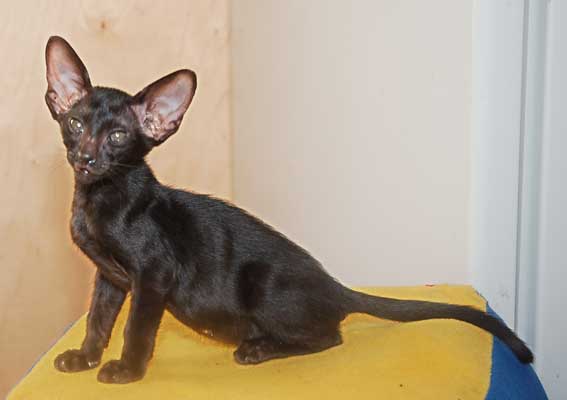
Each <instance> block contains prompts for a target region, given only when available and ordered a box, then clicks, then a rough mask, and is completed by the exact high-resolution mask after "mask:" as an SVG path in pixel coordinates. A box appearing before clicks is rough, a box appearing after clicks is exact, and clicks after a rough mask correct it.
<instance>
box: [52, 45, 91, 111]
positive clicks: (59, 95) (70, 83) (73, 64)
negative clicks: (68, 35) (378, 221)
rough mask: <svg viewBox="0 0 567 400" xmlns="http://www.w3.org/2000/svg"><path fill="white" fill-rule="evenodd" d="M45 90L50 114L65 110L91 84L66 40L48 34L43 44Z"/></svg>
mask: <svg viewBox="0 0 567 400" xmlns="http://www.w3.org/2000/svg"><path fill="white" fill-rule="evenodd" d="M45 63H46V66H47V74H46V75H47V93H46V94H45V101H46V102H47V106H48V107H49V110H50V111H51V115H53V118H57V117H58V116H59V115H61V114H64V113H66V112H67V111H69V110H70V109H71V107H73V105H74V104H75V103H76V102H77V101H79V100H80V99H82V98H83V97H84V96H85V95H86V94H87V93H88V92H89V90H90V89H91V88H92V86H91V81H90V79H89V74H88V72H87V69H86V68H85V65H84V64H83V62H82V61H81V59H80V58H79V56H78V55H77V53H75V51H74V50H73V48H72V47H71V46H70V45H69V43H67V41H66V40H65V39H63V38H61V37H59V36H52V37H50V38H49V40H48V41H47V46H46V47H45Z"/></svg>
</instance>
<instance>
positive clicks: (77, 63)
mask: <svg viewBox="0 0 567 400" xmlns="http://www.w3.org/2000/svg"><path fill="white" fill-rule="evenodd" d="M45 59H46V64H47V93H46V94H45V101H46V103H47V106H48V107H49V110H50V111H51V115H52V116H53V118H54V119H55V120H56V121H57V122H58V123H59V125H60V127H61V133H62V136H63V142H64V144H65V147H66V148H67V160H68V161H69V164H71V166H72V167H73V169H74V171H75V176H76V178H77V180H79V181H80V182H84V183H90V182H94V181H96V180H98V179H100V178H103V177H107V176H111V175H112V174H117V173H120V171H123V170H124V169H126V168H128V167H129V166H131V165H135V164H136V163H139V162H140V161H141V160H142V159H143V158H144V156H145V155H146V154H147V153H148V152H149V151H150V150H151V149H152V148H153V147H155V146H157V145H159V144H160V143H163V141H165V140H166V139H167V138H168V137H170V136H171V135H173V134H174V133H175V132H176V131H177V129H178V128H179V125H180V124H181V120H182V119H183V115H184V114H185V111H187V108H188V107H189V104H191V100H192V99H193V95H194V94H195V89H196V87H197V79H196V76H195V73H194V72H192V71H190V70H187V69H184V70H179V71H176V72H173V73H171V74H169V75H167V76H165V77H163V78H161V79H159V80H157V81H155V82H154V83H152V84H150V85H148V86H146V87H145V88H144V89H142V90H141V91H140V92H138V94H136V95H134V96H130V95H129V94H127V93H124V92H122V91H120V90H117V89H109V88H103V87H93V86H92V85H91V81H90V78H89V74H88V72H87V69H86V68H85V65H84V64H83V62H82V61H81V59H80V58H79V56H77V53H75V51H74V50H73V48H72V47H71V46H70V45H69V43H67V42H66V41H65V40H64V39H63V38H60V37H57V36H53V37H51V38H50V39H49V41H48V42H47V47H46V50H45Z"/></svg>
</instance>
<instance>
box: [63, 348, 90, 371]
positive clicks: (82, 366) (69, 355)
mask: <svg viewBox="0 0 567 400" xmlns="http://www.w3.org/2000/svg"><path fill="white" fill-rule="evenodd" d="M99 363H100V358H96V359H95V358H93V357H89V355H88V354H86V353H85V352H83V351H81V350H67V351H66V352H64V353H61V354H59V355H58V356H57V357H56V358H55V361H54V362H53V364H54V365H55V368H57V369H58V370H59V371H61V372H79V371H84V370H87V369H92V368H95V367H96V366H98V364H99Z"/></svg>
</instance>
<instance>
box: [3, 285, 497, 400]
mask: <svg viewBox="0 0 567 400" xmlns="http://www.w3.org/2000/svg"><path fill="white" fill-rule="evenodd" d="M363 290H364V291H366V292H368V293H374V294H379V295H383V296H390V297H396V298H411V299H423V300H432V301H439V302H451V303H458V304H469V305H473V306H475V307H478V308H481V309H483V310H484V309H485V307H486V304H485V302H484V300H483V299H482V297H480V296H479V295H478V294H477V293H476V292H475V291H474V290H473V289H472V288H471V287H469V286H447V285H440V286H432V287H429V286H422V287H406V288H367V289H363ZM127 308H128V307H124V309H123V310H122V312H121V314H120V315H119V317H118V320H117V323H116V326H115V329H114V335H113V337H112V340H111V342H110V345H109V347H108V349H107V351H106V352H105V353H104V356H103V359H102V363H104V362H106V361H108V360H110V359H116V358H119V356H120V353H121V348H122V343H123V338H122V331H123V329H124V324H125V321H126V317H127V312H128V309H127ZM84 332H85V316H83V317H82V318H80V319H79V320H78V321H77V323H76V324H75V325H74V326H73V327H72V328H71V329H69V331H68V332H67V333H66V334H65V335H64V336H63V337H62V338H61V339H60V340H59V341H58V342H57V344H55V346H53V348H51V349H50V350H49V351H48V352H47V353H46V354H45V355H44V356H43V357H42V358H41V359H40V360H39V361H38V363H37V364H36V365H35V367H34V368H33V369H32V370H31V372H30V373H29V374H28V375H27V376H26V377H25V378H24V379H23V380H22V381H21V382H20V383H19V384H18V385H17V386H16V387H15V388H14V389H13V390H12V392H11V394H10V395H9V397H8V398H9V399H10V400H17V399H26V400H28V399H91V398H92V399H137V400H139V399H192V400H200V399H246V400H253V399H262V400H265V399H378V398H380V399H386V400H396V399H404V400H407V399H432V400H443V399H453V400H454V399H463V400H464V399H466V400H474V399H484V398H485V396H486V393H487V390H488V386H489V383H490V367H491V352H492V336H491V335H490V334H488V333H486V332H484V331H482V330H480V329H478V328H476V327H474V326H471V325H468V324H465V323H463V322H459V321H453V320H430V321H421V322H413V323H398V322H391V321H385V320H380V319H377V318H373V317H370V316H366V315H361V314H355V315H351V316H349V317H348V318H347V319H346V320H345V321H344V323H343V327H342V332H343V339H344V344H343V345H341V346H338V347H335V348H332V349H330V350H327V351H324V352H322V353H318V354H312V355H307V356H300V357H292V358H287V359H283V360H273V361H269V362H267V363H263V364H259V365H256V366H242V365H238V364H236V363H235V362H234V361H233V358H232V352H233V350H234V349H233V348H230V347H227V346H225V345H219V344H216V343H214V342H212V341H210V340H208V339H205V338H204V337H202V336H199V335H198V334H196V333H195V332H193V331H192V330H190V329H189V328H187V327H186V326H184V325H182V324H181V323H179V322H177V320H175V319H174V318H173V317H172V316H171V315H169V314H168V313H166V315H165V316H164V319H163V321H162V324H161V327H160V330H159V334H158V338H157V343H156V350H155V352H154V358H153V360H152V361H151V362H150V365H149V368H148V372H147V374H146V376H145V378H144V379H142V380H141V381H138V382H135V383H131V384H127V385H107V384H102V383H99V382H98V381H97V380H96V374H97V370H98V369H94V370H90V371H85V372H79V373H73V374H65V373H62V372H58V371H57V370H55V368H54V367H53V359H54V358H55V357H56V356H57V355H58V354H59V353H61V352H63V351H64V350H67V349H69V348H78V347H79V346H80V344H81V342H82V340H83V336H84ZM102 363H101V365H102Z"/></svg>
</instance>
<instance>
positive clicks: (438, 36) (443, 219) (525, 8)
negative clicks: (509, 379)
mask: <svg viewBox="0 0 567 400" xmlns="http://www.w3.org/2000/svg"><path fill="white" fill-rule="evenodd" d="M4 3H5V4H2V17H1V19H0V20H1V21H2V24H0V54H2V63H1V64H0V72H1V73H0V92H1V93H2V96H0V135H1V138H2V146H0V171H1V173H2V183H3V191H2V196H0V243H2V248H1V251H0V266H1V268H2V273H3V274H2V279H1V280H0V354H1V355H2V361H3V362H2V364H0V396H2V395H3V394H4V393H6V392H7V390H8V389H9V387H11V386H12V385H14V384H15V382H16V381H17V380H18V379H19V378H20V377H21V376H22V375H23V374H24V373H25V371H26V370H27V369H28V368H29V367H30V366H31V365H32V363H33V361H34V360H35V359H36V358H37V357H38V356H39V355H40V354H41V353H42V352H43V351H45V349H46V348H48V347H49V345H50V344H51V343H52V342H53V341H54V340H56V339H57V338H58V337H59V336H60V335H61V333H62V332H63V331H64V330H65V328H66V327H67V326H68V325H69V324H70V323H71V322H72V321H74V320H75V319H76V318H77V317H78V316H79V315H80V314H81V313H83V312H84V311H85V310H86V307H87V305H88V301H89V294H90V290H91V289H90V287H91V282H92V276H93V272H94V269H93V268H92V266H91V265H90V263H89V262H88V261H87V260H86V259H85V257H83V256H82V255H81V254H80V252H79V251H78V250H77V249H76V248H75V247H74V246H73V245H72V243H71V240H70V237H69V233H68V220H69V209H70V203H71V196H72V176H71V171H70V168H69V167H68V166H67V165H66V163H65V159H64V150H63V146H62V144H61V140H60V137H59V134H58V132H57V126H56V124H55V123H54V122H53V121H52V120H51V119H50V116H49V113H48V111H47V108H46V107H45V104H44V101H43V95H44V92H45V77H44V74H45V69H44V61H43V51H44V46H45V42H46V40H47V38H48V36H49V35H51V34H60V35H62V36H64V37H66V38H67V39H68V40H69V41H70V42H71V43H72V45H73V46H74V47H75V48H76V50H77V52H78V53H79V55H80V56H81V57H82V58H83V60H84V61H85V63H86V65H87V68H88V69H89V72H90V74H91V78H92V80H93V82H94V83H95V84H101V85H108V86H116V87H119V88H121V89H124V90H126V91H129V92H131V93H133V92H136V91H137V90H139V89H141V88H142V87H143V86H144V85H146V84H148V83H150V82H151V81H153V80H155V79H157V78H159V77H161V76H162V75H165V74H166V73H169V72H171V71H173V70H175V69H178V68H186V67H188V68H191V69H193V70H195V71H196V72H197V75H198V89H197V94H196V97H195V101H194V102H193V104H192V106H191V108H190V110H189V112H188V115H187V117H186V118H185V120H184V123H183V125H182V127H181V129H180V131H179V132H178V133H177V134H176V135H175V136H174V137H173V138H171V139H170V140H169V141H168V143H166V144H164V145H163V146H161V147H160V148H159V149H157V150H156V151H155V154H153V155H152V156H151V157H150V162H151V164H152V165H153V166H154V169H155V172H156V174H157V176H158V177H160V178H161V179H162V180H163V181H164V182H166V183H169V184H172V185H175V186H179V187H182V188H191V189H193V190H196V191H199V192H206V193H212V194H214V195H216V196H218V197H221V198H226V199H229V200H232V201H234V202H236V203H237V204H238V205H240V206H242V207H244V208H246V209H248V210H250V211H251V212H253V213H254V214H257V215H258V216H260V217H262V218H263V219H265V220H266V221H267V222H269V223H271V224H272V225H274V226H275V227H276V228H278V229H279V230H281V231H283V232H284V233H285V234H287V235H288V236H289V237H291V238H292V239H294V240H296V241H297V242H299V243H300V244H302V245H303V246H304V247H306V248H307V249H309V250H310V251H311V252H312V253H313V254H314V255H315V256H316V257H317V258H318V259H320V260H321V261H322V262H323V264H324V265H325V267H326V268H327V270H328V271H329V272H330V273H331V274H333V275H334V276H337V277H338V278H340V279H341V280H342V281H344V282H345V283H348V284H359V285H412V284H426V283H469V284H471V283H474V284H475V285H476V287H477V288H480V289H481V291H482V292H483V294H485V295H486V296H487V297H488V298H489V300H490V301H491V302H492V304H493V305H494V306H495V307H496V308H497V310H498V311H499V312H500V313H501V314H502V315H503V316H504V317H505V318H506V320H507V321H508V322H510V324H511V325H514V324H516V323H518V321H521V318H520V319H517V318H516V317H517V316H518V315H519V316H520V317H521V316H522V315H523V314H522V312H523V311H522V310H519V309H518V304H519V303H518V299H519V298H521V299H524V298H525V297H523V296H524V293H523V292H522V291H521V290H520V289H521V287H522V285H521V283H522V279H520V278H521V277H522V276H523V275H521V276H520V275H518V273H519V272H518V267H519V265H520V264H521V263H520V261H521V260H520V258H521V257H520V256H522V248H523V247H522V245H521V243H520V242H521V241H520V239H522V240H527V239H529V241H530V243H529V244H530V245H531V246H532V247H533V249H532V250H533V251H531V253H530V254H531V258H529V259H530V260H533V262H532V263H531V264H532V266H531V267H530V268H529V271H531V275H530V276H531V278H533V279H532V280H533V282H534V284H533V285H531V289H530V291H529V294H530V296H528V298H529V299H531V300H530V301H531V304H532V308H533V313H534V315H533V318H531V319H530V324H532V326H534V327H537V329H534V332H533V334H534V336H533V337H530V340H532V339H533V343H531V344H534V343H535V350H536V356H539V357H538V364H537V368H538V371H539V372H540V373H541V374H542V378H543V381H544V383H545V384H546V387H547V388H548V390H550V393H549V394H550V398H562V397H565V396H564V394H565V392H564V390H565V389H566V388H565V386H566V385H565V384H564V383H563V382H564V379H565V378H562V377H561V376H562V372H563V371H562V368H564V367H563V363H562V361H561V359H562V358H561V357H562V354H563V353H564V352H565V349H566V348H567V347H566V346H564V345H563V344H562V339H561V338H562V337H566V336H567V323H566V322H565V318H564V317H562V315H564V314H565V313H561V310H562V307H564V304H565V295H564V294H563V293H562V289H561V287H560V282H561V281H562V279H563V277H564V268H563V267H567V263H566V258H565V255H564V254H565V252H564V249H563V247H564V246H563V245H562V243H564V242H565V239H566V238H565V234H563V231H564V227H565V224H566V222H565V216H566V215H567V214H566V213H564V212H563V211H562V209H563V206H564V201H562V200H563V199H564V195H565V193H564V192H563V191H561V190H560V188H561V187H562V179H563V177H564V176H565V175H564V173H565V171H566V170H567V166H565V162H564V161H562V159H565V158H564V157H562V149H563V148H564V146H563V147H562V146H561V145H562V144H564V139H561V138H562V137H563V136H564V135H563V136H562V134H563V133H564V129H563V130H562V128H564V126H565V121H564V120H563V119H562V118H563V117H562V116H564V115H565V113H564V112H562V109H563V104H566V103H567V102H566V101H564V100H565V99H564V95H563V94H562V93H567V90H562V88H564V87H565V79H564V78H562V76H563V75H564V74H562V73H561V71H562V70H564V68H563V67H564V64H565V59H566V58H565V52H564V50H562V49H565V48H567V46H565V43H564V39H562V38H563V37H565V35H564V32H563V31H562V30H561V26H562V24H561V22H562V21H563V22H567V16H566V14H565V9H564V8H565V2H564V1H563V0H553V1H547V0H541V1H538V0H533V1H531V2H528V1H527V0H462V1H454V0H433V1H428V2H424V1H422V0H356V1H341V0H286V1H281V0H238V1H234V2H230V1H229V0H191V1H184V2H182V1H177V0H170V1H166V2H161V3H156V2H150V1H134V0H131V1H120V2H114V1H109V0H104V1H102V0H97V1H92V0H89V1H76V2H71V1H63V0H56V1H49V2H48V1H39V2H31V1H27V0H26V1H18V2H9V3H8V2H7V1H6V2H4ZM533 7H539V9H540V11H541V15H543V16H544V18H543V19H542V21H543V22H542V24H543V25H542V27H543V28H542V29H541V31H542V32H543V34H542V39H541V43H540V45H539V49H541V54H539V55H538V56H537V57H534V56H533V55H530V54H527V51H526V50H527V49H528V48H529V45H528V44H529V43H531V42H530V41H529V40H531V39H529V38H528V36H527V31H528V28H529V27H531V26H532V25H531V21H533V20H535V19H534V18H535V17H537V15H536V14H537V13H532V12H531V11H530V10H531V8H533ZM548 8H549V9H548ZM548 15H550V16H551V17H549V18H547V17H546V16H548ZM563 26H566V24H565V23H564V24H563ZM530 38H531V36H530ZM530 57H532V58H534V59H535V60H536V64H537V65H539V69H538V71H539V72H538V74H539V75H538V74H536V75H537V76H538V77H539V78H541V79H540V80H541V82H539V81H538V82H539V83H538V85H539V87H541V92H542V93H541V96H539V97H538V96H535V97H533V96H532V97H529V96H530V91H529V90H528V89H529V88H530V86H529V85H526V82H527V83H529V82H532V80H530V79H531V78H530V77H531V73H530V70H529V69H528V68H527V67H526V65H528V64H529V63H527V61H529V60H531V59H532V58H530ZM536 69H537V68H536ZM544 78H545V79H544ZM562 79H563V80H562ZM536 86H537V85H536ZM526 93H527V94H526ZM528 97H529V98H533V99H535V100H534V102H535V103H537V104H540V105H541V104H544V103H545V105H546V107H543V106H541V107H540V108H541V109H538V110H536V111H537V113H536V114H538V115H541V120H542V122H541V124H538V123H536V124H534V127H533V130H529V129H527V128H526V126H530V125H529V122H530V121H531V120H530V119H529V118H528V117H527V116H526V115H531V114H529V113H527V112H526V110H527V108H528V106H529V104H528V103H529V102H528V101H526V98H528ZM544 100H545V101H544ZM531 111H533V110H531ZM544 117H545V118H544ZM530 129H531V128H530ZM530 134H531V135H532V136H530ZM530 138H534V139H535V142H537V143H539V146H540V147H538V146H533V147H528V148H526V147H525V146H526V145H527V144H530V143H531V142H530V140H531V139H530ZM528 139H530V140H528ZM540 148H541V151H540ZM530 152H535V153H538V157H540V158H541V162H540V161H538V162H536V163H534V164H537V165H536V167H537V168H535V167H534V168H532V167H530V168H528V163H524V160H525V157H526V156H527V155H529V154H531V153H530ZM540 153H541V154H540ZM536 158H537V157H536ZM537 159H538V160H539V158H537ZM539 164H541V166H542V168H541V171H540V169H539ZM523 168H526V170H523ZM528 172H533V175H534V178H533V180H534V181H536V182H537V183H538V184H537V185H529V184H528V183H529V182H528V183H526V182H524V181H523V180H524V178H525V177H526V176H528V175H529V174H528ZM540 181H541V182H540ZM532 183H533V182H532ZM540 183H541V188H540V187H539V184H540ZM530 188H531V189H530ZM527 189H530V190H532V193H533V198H534V199H537V200H538V201H534V202H533V204H535V206H534V205H533V204H532V202H531V201H530V202H528V201H527V200H528V199H529V198H528V197H527V196H523V197H522V195H523V191H525V190H527ZM540 193H541V196H540ZM540 200H541V202H540ZM525 207H532V211H533V213H532V214H533V215H532V216H533V218H532V219H533V221H535V222H534V223H533V224H531V223H530V224H527V223H525V222H526V221H523V222H524V224H523V225H522V224H520V222H522V218H523V217H522V215H523V214H522V212H523V208H525ZM520 208H522V210H520ZM521 211H522V212H521ZM525 233H530V235H527V234H525ZM526 259H527V258H526ZM523 272H525V271H524V270H523ZM517 314H518V315H517ZM558 316H559V317H558ZM115 334H121V333H115ZM562 352H563V353H562ZM565 357H567V355H566V356H565ZM565 357H563V359H564V358H565Z"/></svg>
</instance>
